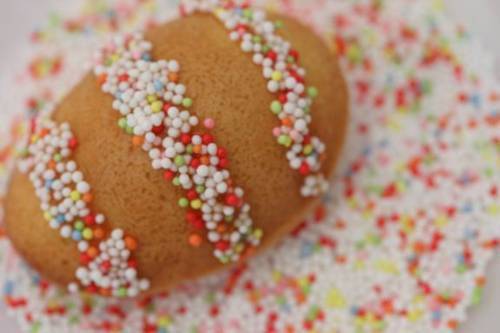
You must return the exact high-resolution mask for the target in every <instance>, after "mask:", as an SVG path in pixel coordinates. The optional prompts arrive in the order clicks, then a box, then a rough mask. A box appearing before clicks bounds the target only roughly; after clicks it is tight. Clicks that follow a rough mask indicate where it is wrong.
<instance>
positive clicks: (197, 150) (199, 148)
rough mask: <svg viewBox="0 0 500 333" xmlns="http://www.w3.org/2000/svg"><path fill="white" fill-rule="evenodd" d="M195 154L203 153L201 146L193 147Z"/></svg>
mask: <svg viewBox="0 0 500 333" xmlns="http://www.w3.org/2000/svg"><path fill="white" fill-rule="evenodd" d="M193 153H195V154H199V153H201V145H195V146H193Z"/></svg>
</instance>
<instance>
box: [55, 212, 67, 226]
mask: <svg viewBox="0 0 500 333" xmlns="http://www.w3.org/2000/svg"><path fill="white" fill-rule="evenodd" d="M56 221H57V223H59V224H61V223H64V222H65V221H66V218H65V217H64V215H62V214H59V215H57V217H56Z"/></svg>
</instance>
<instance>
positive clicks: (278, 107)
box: [271, 101, 283, 114]
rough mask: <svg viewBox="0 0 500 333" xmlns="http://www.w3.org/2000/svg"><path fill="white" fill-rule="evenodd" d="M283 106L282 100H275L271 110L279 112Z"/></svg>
mask: <svg viewBox="0 0 500 333" xmlns="http://www.w3.org/2000/svg"><path fill="white" fill-rule="evenodd" d="M282 109H283V108H282V107H281V103H280V101H273V102H272V103H271V112H272V113H274V114H279V113H280V112H281V110H282Z"/></svg>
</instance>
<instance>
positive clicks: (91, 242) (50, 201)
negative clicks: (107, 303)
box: [20, 119, 149, 297]
mask: <svg viewBox="0 0 500 333" xmlns="http://www.w3.org/2000/svg"><path fill="white" fill-rule="evenodd" d="M32 131H33V133H32V135H31V138H30V142H29V145H28V149H27V152H26V156H25V159H23V160H22V161H21V162H20V169H21V171H23V172H25V173H27V172H29V179H30V180H31V182H32V183H33V186H34V187H35V191H36V195H37V196H38V198H39V199H40V201H41V205H40V206H41V209H42V210H43V212H44V218H45V220H47V222H48V223H49V225H50V227H51V228H52V229H54V230H58V231H59V233H60V235H61V237H63V238H65V239H72V240H73V241H75V242H76V243H77V246H78V251H79V252H80V267H79V268H78V269H77V271H76V274H75V275H76V278H77V280H78V283H71V284H70V285H69V286H68V289H69V291H70V292H77V291H79V290H80V287H83V290H84V291H86V292H89V293H93V294H100V295H103V296H116V297H135V296H137V295H138V294H139V292H141V291H145V290H147V289H148V288H149V282H148V280H146V279H140V278H138V274H137V269H136V267H137V262H136V261H135V259H134V258H133V252H134V251H135V250H136V249H137V246H138V244H137V241H136V240H135V239H134V238H133V237H132V236H130V235H126V234H125V233H124V231H123V230H121V229H114V230H112V231H111V232H109V230H108V228H106V225H105V222H106V218H105V217H104V215H102V214H99V213H95V212H94V211H93V210H92V209H91V204H92V201H93V197H92V193H91V188H90V185H89V184H88V183H87V182H86V181H85V179H84V176H83V174H82V172H81V171H79V170H78V167H77V164H76V162H75V161H73V160H72V159H71V155H72V153H73V152H74V151H75V150H76V148H77V146H78V141H77V139H76V138H75V137H74V135H73V133H72V132H71V129H70V127H69V125H68V124H67V123H63V124H60V125H57V124H56V123H54V122H53V121H50V120H48V119H41V120H39V121H38V122H34V123H33V128H32Z"/></svg>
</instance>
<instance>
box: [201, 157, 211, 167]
mask: <svg viewBox="0 0 500 333" xmlns="http://www.w3.org/2000/svg"><path fill="white" fill-rule="evenodd" d="M200 162H201V164H204V165H209V164H210V158H208V156H206V155H204V156H202V157H201V158H200Z"/></svg>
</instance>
